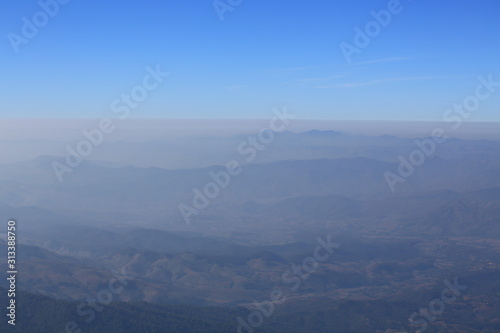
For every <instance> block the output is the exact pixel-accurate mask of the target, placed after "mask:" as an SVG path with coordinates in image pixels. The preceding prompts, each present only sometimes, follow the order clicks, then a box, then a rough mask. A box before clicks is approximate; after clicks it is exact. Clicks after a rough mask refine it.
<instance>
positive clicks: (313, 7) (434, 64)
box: [0, 0, 500, 121]
mask: <svg viewBox="0 0 500 333" xmlns="http://www.w3.org/2000/svg"><path fill="white" fill-rule="evenodd" d="M223 1H224V2H226V1H225V0H223ZM387 3H388V1H378V0H349V1H347V0H346V1H331V0H321V1H314V0H308V1H304V0H300V1H291V0H265V1H255V0H244V1H243V3H242V4H241V5H239V6H237V7H235V8H234V10H233V11H232V12H227V13H226V14H225V20H224V21H220V20H219V16H218V15H217V13H216V11H215V10H214V7H213V4H212V0H206V1H196V0H195V1H186V0H164V1H151V0H143V1H113V2H112V1H95V0H86V1H77V0H72V1H70V2H69V3H68V4H66V5H63V6H61V8H60V10H59V13H58V14H57V15H56V16H55V17H54V18H51V19H50V21H49V23H48V24H47V26H45V27H43V28H41V29H40V31H39V32H38V34H37V35H36V36H35V37H34V38H33V39H31V40H29V42H28V44H26V45H21V46H20V52H19V53H18V54H16V53H14V51H13V49H12V47H11V45H10V43H9V40H8V38H7V34H8V33H10V32H14V33H18V34H20V31H21V27H22V21H21V19H22V17H23V16H25V17H28V18H29V19H31V18H32V16H33V14H35V13H36V12H37V11H39V10H40V6H39V5H38V3H37V1H31V0H24V1H16V0H12V1H10V0H9V1H2V2H1V4H0V35H1V36H2V42H1V43H0V63H1V66H0V75H1V80H0V88H1V92H0V96H1V100H2V103H1V106H0V118H15V117H20V118H30V117H50V118H100V117H108V116H113V113H112V112H111V110H110V104H111V102H112V101H113V100H114V99H116V98H118V97H120V95H121V94H123V93H127V92H130V90H131V88H132V87H133V86H135V85H137V84H139V83H140V82H141V81H142V77H143V76H144V75H145V74H146V71H145V68H146V66H153V67H154V66H155V65H156V64H160V65H161V67H162V68H163V69H164V70H165V71H168V72H169V73H170V76H169V77H168V78H167V79H166V81H165V82H164V83H163V84H162V85H161V86H160V87H159V88H158V89H156V90H155V91H153V92H151V93H150V95H149V97H148V98H147V99H146V100H145V101H144V102H143V103H142V104H141V105H140V106H139V107H138V108H137V109H135V110H133V111H132V116H133V117H134V118H269V117H270V116H271V110H272V109H273V108H275V107H281V106H284V105H286V106H287V107H288V108H289V109H290V110H292V111H293V112H294V114H296V115H297V116H298V117H299V118H302V119H379V120H386V119H391V120H440V119H441V118H442V116H443V113H444V112H445V110H446V109H447V108H449V107H450V106H451V105H452V104H453V103H457V102H461V101H462V100H463V99H464V98H465V97H466V96H467V95H469V94H472V93H473V92H474V89H475V87H476V85H477V77H478V76H479V75H484V76H486V75H488V74H493V77H494V78H496V80H497V81H500V61H499V59H500V19H499V18H500V1H498V0H476V1H469V0H467V1H463V0H458V1H457V0H440V1H430V0H413V1H409V0H402V1H401V5H402V6H403V11H402V12H401V13H400V14H398V15H396V16H394V17H393V19H392V21H391V23H390V24H389V25H388V26H387V27H385V28H383V29H382V31H381V33H380V34H379V35H378V36H376V37H374V38H373V39H372V41H371V43H370V45H369V46H368V47H366V48H365V49H363V50H362V51H361V53H360V54H359V55H354V56H353V62H352V63H350V64H349V63H347V62H346V60H345V59H344V56H343V54H342V52H341V51H340V48H339V44H340V43H341V42H343V41H344V42H348V43H353V37H354V30H353V29H354V27H355V26H359V27H361V28H364V26H365V25H366V23H367V22H369V21H370V20H372V17H371V16H370V11H372V10H375V11H379V10H382V9H385V8H387ZM499 106H500V90H499V91H498V92H497V94H496V95H495V96H493V97H492V98H490V99H488V100H487V101H485V102H484V103H483V104H482V105H481V108H480V110H479V111H477V112H476V113H475V114H474V115H473V116H472V117H471V118H470V120H477V121H500V112H499V111H500V108H499Z"/></svg>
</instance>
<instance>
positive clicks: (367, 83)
mask: <svg viewBox="0 0 500 333" xmlns="http://www.w3.org/2000/svg"><path fill="white" fill-rule="evenodd" d="M446 78H450V77H445V76H420V77H403V78H386V79H378V80H372V81H365V82H345V83H339V84H333V85H323V86H316V87H315V88H317V89H327V88H353V87H364V86H371V85H375V84H380V83H386V82H398V81H414V80H434V79H446Z"/></svg>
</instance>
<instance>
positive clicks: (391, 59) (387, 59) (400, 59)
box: [354, 57, 416, 65]
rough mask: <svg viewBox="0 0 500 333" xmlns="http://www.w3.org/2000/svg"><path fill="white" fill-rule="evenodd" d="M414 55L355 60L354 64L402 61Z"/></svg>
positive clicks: (410, 58)
mask: <svg viewBox="0 0 500 333" xmlns="http://www.w3.org/2000/svg"><path fill="white" fill-rule="evenodd" d="M415 58H416V57H391V58H382V59H373V60H367V61H361V62H356V63H354V65H367V64H376V63H380V62H393V61H403V60H412V59H415Z"/></svg>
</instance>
